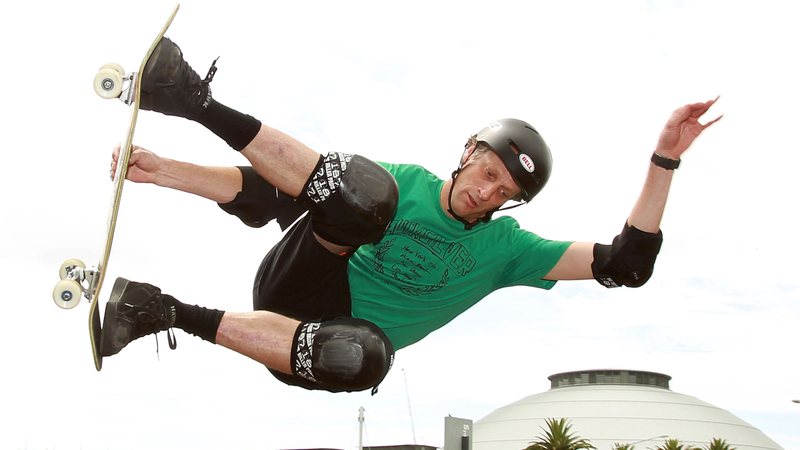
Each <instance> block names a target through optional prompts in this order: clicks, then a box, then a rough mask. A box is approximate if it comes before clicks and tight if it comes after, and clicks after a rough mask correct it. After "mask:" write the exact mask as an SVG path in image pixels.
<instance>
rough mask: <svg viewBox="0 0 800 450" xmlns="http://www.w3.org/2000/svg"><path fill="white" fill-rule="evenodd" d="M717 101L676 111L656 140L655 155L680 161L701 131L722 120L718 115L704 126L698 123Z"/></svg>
mask: <svg viewBox="0 0 800 450" xmlns="http://www.w3.org/2000/svg"><path fill="white" fill-rule="evenodd" d="M718 99H719V97H717V98H715V99H714V100H709V101H707V102H702V103H692V104H689V105H686V106H683V107H681V108H678V109H676V110H675V112H673V113H672V116H671V117H670V118H669V120H668V121H667V124H666V126H664V130H663V131H662V132H661V136H660V137H659V138H658V146H657V147H656V153H658V154H659V155H661V156H665V157H667V158H672V159H680V157H681V155H682V154H683V152H685V151H686V150H687V149H688V148H689V146H691V145H692V142H694V140H695V138H697V136H700V133H702V132H703V130H705V129H706V128H708V127H710V126H711V125H713V124H714V123H715V122H716V121H718V120H719V119H721V118H722V116H721V115H720V116H719V117H717V118H716V119H714V120H711V121H710V122H707V123H706V124H701V123H700V117H701V116H702V115H703V114H705V113H706V111H708V109H709V108H711V105H713V104H714V103H715V102H716V101H717V100H718Z"/></svg>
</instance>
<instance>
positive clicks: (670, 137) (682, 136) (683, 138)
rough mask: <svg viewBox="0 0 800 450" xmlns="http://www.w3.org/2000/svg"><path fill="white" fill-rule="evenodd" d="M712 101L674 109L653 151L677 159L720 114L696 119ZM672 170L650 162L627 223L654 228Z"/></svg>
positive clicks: (663, 204)
mask: <svg viewBox="0 0 800 450" xmlns="http://www.w3.org/2000/svg"><path fill="white" fill-rule="evenodd" d="M717 98H719V97H717ZM716 101H717V99H714V100H709V101H707V102H702V103H692V104H689V105H686V106H683V107H681V108H678V109H677V110H675V112H673V113H672V116H671V117H670V118H669V120H668V121H667V124H666V126H664V129H663V130H662V131H661V136H660V137H659V138H658V144H657V145H656V150H655V154H656V155H658V156H661V157H664V158H668V159H671V160H676V161H677V160H680V158H681V155H683V154H684V152H686V150H688V149H689V147H690V146H691V145H692V143H693V142H694V140H695V139H696V138H697V136H699V135H700V133H702V132H703V130H705V129H706V128H708V127H710V126H711V125H713V124H714V123H716V122H717V121H718V120H719V119H721V118H722V116H719V117H717V118H715V119H713V120H711V121H709V122H707V123H705V124H701V123H700V117H701V116H702V115H703V114H705V113H706V111H708V109H709V108H711V105H713V104H714V102H716ZM673 173H674V171H673V170H667V169H664V168H662V167H659V166H657V165H656V164H654V163H653V162H651V163H650V168H649V170H648V172H647V179H646V181H645V184H644V187H643V188H642V192H641V194H640V195H639V199H638V200H637V202H636V204H635V205H634V207H633V211H631V215H630V216H629V217H628V225H631V226H634V227H636V228H638V229H640V230H642V231H646V232H648V233H657V232H658V230H659V228H660V225H661V218H662V217H663V215H664V208H665V207H666V204H667V195H668V194H669V188H670V184H671V183H672V175H673Z"/></svg>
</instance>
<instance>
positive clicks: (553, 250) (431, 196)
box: [348, 163, 570, 349]
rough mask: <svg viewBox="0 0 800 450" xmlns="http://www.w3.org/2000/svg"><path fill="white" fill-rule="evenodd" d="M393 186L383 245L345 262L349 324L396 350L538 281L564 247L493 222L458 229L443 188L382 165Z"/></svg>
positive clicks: (414, 171) (423, 175)
mask: <svg viewBox="0 0 800 450" xmlns="http://www.w3.org/2000/svg"><path fill="white" fill-rule="evenodd" d="M381 165H382V166H383V167H384V168H386V169H387V170H388V171H389V172H390V173H391V174H392V175H394V177H395V179H396V180H397V185H398V186H399V188H400V200H399V203H398V206H397V214H396V215H395V218H394V220H393V221H392V222H391V224H390V225H389V228H388V229H387V231H386V234H385V235H384V237H383V239H381V240H380V241H379V242H377V243H375V244H370V245H363V246H361V247H360V248H359V249H358V250H357V251H356V253H355V254H354V255H353V256H352V258H351V259H350V264H349V269H348V270H349V280H350V292H351V296H352V301H353V303H352V313H353V317H357V318H361V319H366V320H369V321H371V322H373V323H375V324H376V325H378V326H379V327H380V328H381V329H382V330H383V331H384V332H385V333H386V335H387V336H388V337H389V339H391V341H392V343H393V344H394V346H395V348H396V349H400V348H403V347H406V346H408V345H411V344H413V343H415V342H417V341H419V340H420V339H422V338H423V337H425V336H427V335H428V334H429V333H431V332H432V331H434V330H436V329H438V328H441V327H442V326H443V325H445V324H446V323H448V322H450V321H451V320H453V319H454V318H455V317H456V316H458V315H459V314H461V313H462V312H464V311H466V310H467V309H468V308H470V307H471V306H473V305H474V304H475V303H477V302H478V301H480V300H481V299H482V298H484V297H485V296H487V295H489V294H490V293H491V292H492V291H495V290H497V289H500V288H503V287H507V286H515V285H524V286H534V287H538V288H543V289H550V288H551V287H553V285H554V284H555V282H554V281H548V280H543V279H542V277H543V276H544V275H546V274H547V273H548V272H550V270H551V269H552V268H553V266H555V264H556V263H557V262H558V260H559V258H561V255H562V254H563V253H564V251H565V250H566V249H567V247H568V246H569V244H570V242H564V241H551V240H547V239H543V238H541V237H539V236H537V235H536V234H533V233H531V232H529V231H525V230H522V229H521V228H520V227H519V223H518V222H517V221H516V220H514V219H513V218H511V217H498V218H496V219H493V220H491V221H489V222H488V223H485V224H480V225H477V226H475V227H474V228H473V229H472V230H465V229H464V225H463V224H462V223H461V222H459V221H457V220H454V219H453V218H451V217H449V216H448V215H447V214H446V213H445V212H444V211H443V210H442V208H441V206H440V203H439V193H440V192H441V189H442V186H443V185H444V181H443V180H441V179H440V178H438V177H436V176H435V175H433V174H432V173H430V172H429V171H427V170H426V169H424V168H422V167H420V166H416V165H405V164H383V163H382V164H381Z"/></svg>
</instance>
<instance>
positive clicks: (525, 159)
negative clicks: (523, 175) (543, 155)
mask: <svg viewBox="0 0 800 450" xmlns="http://www.w3.org/2000/svg"><path fill="white" fill-rule="evenodd" d="M519 163H520V164H521V165H522V168H523V169H525V170H527V171H528V173H533V171H534V170H536V166H534V164H533V159H532V158H531V157H530V156H528V155H526V154H525V153H520V154H519Z"/></svg>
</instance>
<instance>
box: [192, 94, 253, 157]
mask: <svg viewBox="0 0 800 450" xmlns="http://www.w3.org/2000/svg"><path fill="white" fill-rule="evenodd" d="M194 120H195V121H196V122H198V123H199V124H201V125H203V126H204V127H206V128H208V129H209V130H211V132H212V133H214V134H216V135H217V136H219V137H221V138H222V139H223V140H224V141H225V142H227V143H228V145H230V146H231V147H232V148H233V149H234V150H236V151H241V150H242V149H243V148H245V147H246V146H247V144H249V143H250V141H252V140H253V138H254V137H256V134H258V130H260V129H261V121H259V120H258V119H256V118H255V117H253V116H250V115H247V114H244V113H240V112H239V111H236V110H234V109H231V108H228V107H227V106H225V105H223V104H222V103H220V102H218V101H216V100H214V99H213V98H212V99H211V101H209V103H208V106H207V107H206V108H205V109H204V110H203V112H202V113H200V115H199V116H197V117H196V118H194Z"/></svg>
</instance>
